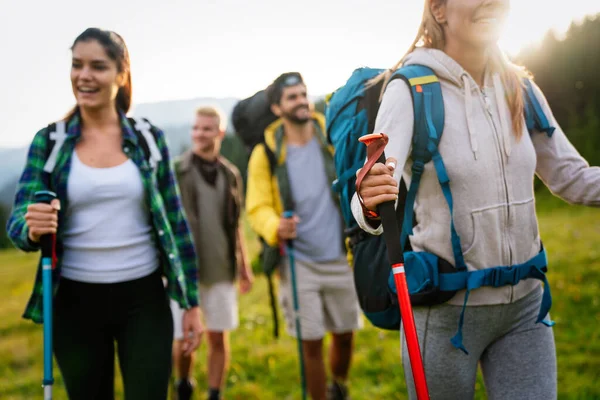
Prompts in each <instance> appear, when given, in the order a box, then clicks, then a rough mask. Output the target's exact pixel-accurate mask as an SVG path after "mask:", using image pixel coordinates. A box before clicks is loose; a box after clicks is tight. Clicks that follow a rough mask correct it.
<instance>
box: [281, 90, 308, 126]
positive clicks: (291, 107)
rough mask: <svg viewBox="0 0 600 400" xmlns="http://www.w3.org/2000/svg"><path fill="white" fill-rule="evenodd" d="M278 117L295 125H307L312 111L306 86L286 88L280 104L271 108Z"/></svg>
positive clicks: (282, 93)
mask: <svg viewBox="0 0 600 400" xmlns="http://www.w3.org/2000/svg"><path fill="white" fill-rule="evenodd" d="M271 108H272V110H273V113H274V114H275V115H277V116H278V117H281V118H284V119H287V120H288V121H290V122H292V123H295V124H300V125H301V124H305V123H307V122H308V121H309V120H310V117H311V111H310V103H309V101H308V95H307V92H306V86H305V85H304V84H303V83H300V84H298V85H294V86H287V87H284V88H283V90H282V92H281V100H280V101H279V104H273V106H272V107H271Z"/></svg>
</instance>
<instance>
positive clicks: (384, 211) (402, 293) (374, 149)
mask: <svg viewBox="0 0 600 400" xmlns="http://www.w3.org/2000/svg"><path fill="white" fill-rule="evenodd" d="M359 140H360V141H361V142H362V143H364V144H366V145H367V163H366V164H365V166H364V167H363V168H362V170H361V172H360V173H359V175H358V177H357V179H356V190H357V191H358V189H359V187H360V184H361V182H362V180H363V178H364V177H365V175H366V174H367V172H368V171H369V170H370V169H371V168H372V167H373V165H374V164H375V163H377V162H380V163H385V153H384V151H385V146H386V145H387V143H388V137H387V135H386V134H384V133H373V134H370V135H365V136H362V137H361V138H360V139H359ZM377 211H378V212H379V215H380V216H381V224H382V225H383V237H384V240H385V244H386V247H387V253H388V259H389V261H390V263H391V265H392V272H393V273H394V281H395V283H396V292H397V293H398V303H399V304H400V315H401V317H402V325H403V326H404V336H405V337H406V345H407V348H408V356H409V358H410V366H411V369H412V375H413V380H414V382H415V390H416V392H417V399H418V400H426V399H429V391H428V389H427V381H426V380H425V370H424V369H423V360H422V358H421V351H420V347H419V338H418V336H417V329H416V327H415V319H414V316H413V311H412V306H411V304H410V297H409V294H408V286H407V285H406V275H405V273H404V255H403V254H402V250H403V249H402V248H401V246H400V231H399V230H398V224H397V221H396V210H395V209H394V202H393V201H389V202H386V203H382V204H380V205H379V206H378V207H377Z"/></svg>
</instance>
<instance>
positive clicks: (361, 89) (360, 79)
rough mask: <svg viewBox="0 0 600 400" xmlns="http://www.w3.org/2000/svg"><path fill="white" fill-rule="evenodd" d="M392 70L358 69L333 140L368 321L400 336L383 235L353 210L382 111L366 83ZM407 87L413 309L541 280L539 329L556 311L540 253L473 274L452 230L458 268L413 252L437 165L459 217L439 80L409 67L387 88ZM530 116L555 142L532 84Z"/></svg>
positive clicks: (339, 99) (334, 105) (530, 124)
mask: <svg viewBox="0 0 600 400" xmlns="http://www.w3.org/2000/svg"><path fill="white" fill-rule="evenodd" d="M384 71H385V70H383V69H375V68H359V69H356V70H355V71H354V72H353V73H352V75H351V76H350V78H349V79H348V81H347V82H346V84H345V85H344V86H342V87H341V88H339V89H338V90H336V91H335V92H334V93H333V94H332V95H331V96H330V98H329V102H328V105H327V110H326V120H327V126H326V129H327V135H328V138H329V140H330V142H331V143H332V145H333V146H334V148H335V155H334V163H335V167H336V172H337V176H338V179H337V180H336V181H334V182H333V185H332V186H333V190H334V191H336V192H337V193H338V194H339V196H340V202H341V209H342V215H343V218H344V222H345V226H346V232H345V233H346V242H347V244H348V247H349V250H350V252H351V257H349V258H350V259H351V260H352V264H353V271H354V282H355V289H356V293H357V296H358V300H359V304H360V307H361V309H362V311H363V313H364V315H365V316H366V317H367V319H368V320H369V321H370V322H371V323H372V324H373V325H375V326H376V327H379V328H382V329H389V330H398V329H399V327H400V323H401V318H400V310H399V307H398V300H397V295H396V288H395V284H394V279H393V275H392V272H391V268H390V263H389V261H388V257H387V249H386V244H385V241H384V239H383V235H379V236H375V235H371V234H368V233H366V232H365V231H363V230H362V229H361V228H360V227H359V226H358V224H357V222H356V220H355V219H354V217H353V215H352V210H351V207H350V202H351V199H352V196H353V195H354V192H355V190H356V187H355V183H356V171H357V170H358V169H359V168H361V167H362V166H363V164H364V162H365V159H366V146H364V145H363V144H362V143H360V142H359V141H358V138H360V137H361V136H363V135H366V134H369V133H373V130H374V126H375V118H376V116H377V111H378V109H379V99H380V94H381V92H382V90H383V89H384V88H383V82H379V83H378V84H375V85H370V86H369V85H367V83H368V82H369V81H370V80H371V79H373V78H374V77H376V76H378V75H379V74H381V73H382V72H384ZM394 79H402V80H403V81H404V82H406V84H407V85H408V86H409V87H410V89H411V94H412V100H413V110H414V128H413V140H412V151H411V154H410V157H411V158H412V160H413V167H412V179H411V185H410V188H407V187H406V185H405V183H404V181H403V180H402V179H401V180H400V187H399V189H400V193H399V195H398V203H397V208H396V217H397V222H398V225H399V226H400V227H401V240H400V244H399V245H400V246H401V248H402V251H403V252H404V265H405V270H406V279H407V284H408V288H409V293H410V299H411V303H412V304H413V305H415V306H418V305H435V304H441V303H444V302H446V301H448V300H449V299H450V298H452V297H453V296H454V294H455V293H456V292H457V291H458V290H461V289H467V294H466V296H465V306H466V303H467V299H468V295H469V292H470V290H473V289H476V288H479V287H481V286H494V287H499V286H504V285H508V284H510V285H515V284H517V283H518V282H519V281H520V280H521V279H527V278H535V279H539V280H541V281H543V282H544V296H543V301H542V306H541V307H540V313H539V316H538V322H544V323H546V324H548V325H551V324H552V323H551V322H547V321H543V318H544V317H545V315H546V314H547V312H548V310H549V309H550V306H551V302H552V301H551V295H550V288H549V285H548V282H547V280H546V276H545V273H546V271H547V260H546V253H545V250H544V249H543V247H542V248H541V249H540V253H539V254H538V255H537V256H536V257H534V258H532V259H531V260H529V261H528V262H526V263H524V264H521V265H514V266H498V267H495V268H489V269H485V270H480V271H472V272H469V271H467V267H466V265H465V262H464V258H463V255H462V250H461V246H460V239H459V237H458V234H457V233H456V231H455V229H454V223H452V224H451V231H452V236H451V237H452V249H453V253H454V257H455V260H456V265H455V266H454V265H452V264H451V263H450V262H448V261H446V260H444V259H441V258H439V257H437V256H436V255H434V254H431V253H427V252H414V251H412V249H411V248H410V242H409V241H408V240H407V238H408V236H409V235H411V234H412V228H413V226H414V224H416V221H415V218H414V214H413V206H414V202H415V198H416V194H417V190H418V186H419V182H420V178H421V174H422V172H423V167H424V165H425V164H426V163H428V162H430V161H433V162H434V166H435V170H436V173H437V175H438V180H439V182H440V185H441V186H442V190H443V193H444V196H445V198H446V200H447V202H448V206H449V208H450V214H451V215H452V194H451V193H450V185H449V182H450V179H449V177H448V175H447V173H446V169H445V167H444V164H443V160H442V158H441V156H440V154H439V152H438V145H439V142H440V140H441V138H442V133H443V128H444V103H443V98H442V90H441V86H440V83H439V80H438V78H437V76H436V75H435V73H434V72H433V71H432V70H431V69H430V68H428V67H425V66H421V65H409V66H404V67H402V68H400V69H398V70H396V71H395V72H393V74H392V76H391V78H390V79H389V80H388V83H389V82H391V81H392V80H394ZM523 83H524V90H525V94H526V96H525V110H524V116H525V121H526V125H527V128H528V130H529V132H530V133H531V132H533V130H538V131H544V132H546V134H547V135H548V136H551V135H552V133H553V132H554V128H553V127H551V126H550V125H549V122H548V119H547V118H546V116H545V115H544V113H543V111H542V108H541V105H540V103H539V101H538V100H537V98H536V97H535V94H534V92H533V87H532V84H531V82H530V81H529V80H527V79H525V80H524V82H523ZM463 319H464V307H463V313H462V314H461V317H460V320H459V329H458V332H457V334H456V336H455V337H453V338H452V343H453V344H454V346H455V347H457V348H459V349H461V350H463V351H464V352H466V349H465V348H464V346H463V345H462V324H463Z"/></svg>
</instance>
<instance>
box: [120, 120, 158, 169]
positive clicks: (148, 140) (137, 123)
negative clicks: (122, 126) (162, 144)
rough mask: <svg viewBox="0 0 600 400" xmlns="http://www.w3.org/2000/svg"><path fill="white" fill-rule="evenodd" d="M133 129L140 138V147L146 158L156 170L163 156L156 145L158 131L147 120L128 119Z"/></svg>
mask: <svg viewBox="0 0 600 400" xmlns="http://www.w3.org/2000/svg"><path fill="white" fill-rule="evenodd" d="M127 119H128V120H129V123H130V124H131V126H132V127H133V131H134V132H135V135H136V136H137V138H138V141H139V143H140V146H142V150H143V151H144V156H145V158H146V160H148V164H150V166H151V167H152V168H153V169H156V167H157V166H158V163H159V162H160V161H162V154H161V153H160V150H159V149H158V146H157V144H156V131H155V129H153V126H152V125H151V124H150V122H148V120H147V119H145V118H127Z"/></svg>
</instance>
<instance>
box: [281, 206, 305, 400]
mask: <svg viewBox="0 0 600 400" xmlns="http://www.w3.org/2000/svg"><path fill="white" fill-rule="evenodd" d="M293 216H294V212H293V211H285V212H284V213H283V218H292V217H293ZM286 252H287V255H288V258H289V262H290V279H291V281H292V297H293V300H294V318H295V321H296V341H297V342H298V359H299V360H300V378H301V382H302V400H306V376H305V373H304V352H303V350H302V335H301V329H300V315H299V313H300V306H299V305H298V288H297V286H296V260H295V258H294V241H293V240H291V239H289V240H287V243H286Z"/></svg>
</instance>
